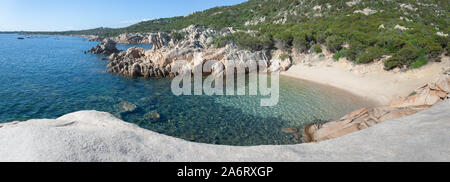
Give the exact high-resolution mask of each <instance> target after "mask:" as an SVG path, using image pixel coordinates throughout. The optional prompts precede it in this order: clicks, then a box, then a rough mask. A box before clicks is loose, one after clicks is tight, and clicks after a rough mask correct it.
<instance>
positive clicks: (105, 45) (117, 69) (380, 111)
mask: <svg viewBox="0 0 450 182" xmlns="http://www.w3.org/2000/svg"><path fill="white" fill-rule="evenodd" d="M235 32H236V31H235V30H233V29H232V28H228V29H224V30H222V31H215V30H212V29H204V28H200V27H197V26H189V27H187V28H185V29H182V30H180V31H174V32H171V33H133V34H122V35H119V36H117V37H111V38H105V39H103V40H102V41H101V42H100V44H99V45H97V46H96V47H94V48H92V49H91V50H90V51H89V52H91V53H94V54H103V55H106V56H108V60H109V64H108V68H109V70H108V72H111V73H118V74H121V75H124V76H129V77H174V76H176V73H172V72H171V71H172V70H171V68H172V66H173V64H174V63H175V62H176V61H177V60H186V61H188V63H189V64H191V65H192V66H198V65H195V64H201V65H203V64H204V63H205V62H207V61H209V60H217V61H219V64H222V65H221V66H224V67H226V64H227V61H226V60H237V61H238V62H239V63H243V64H247V63H252V62H255V61H254V60H259V61H263V62H264V63H265V64H266V67H267V70H264V71H268V72H276V71H287V70H288V69H289V68H290V67H291V66H292V64H293V58H292V56H287V57H285V58H283V59H280V57H281V56H280V55H281V54H282V51H254V52H252V51H248V50H240V49H238V47H237V46H236V45H233V44H229V45H227V46H225V47H223V48H214V47H212V46H210V44H211V42H212V41H213V38H212V37H217V36H225V35H227V34H231V33H235ZM175 35H176V36H175ZM116 43H123V44H153V48H152V49H150V50H146V49H143V48H138V47H132V48H130V49H128V50H126V51H118V50H117V49H116V48H115V46H116ZM199 53H201V54H203V57H202V60H201V62H200V63H195V62H194V57H195V54H199ZM254 64H256V63H254ZM311 81H314V80H311ZM449 85H450V69H448V70H447V71H445V72H442V73H441V74H440V76H439V78H438V80H436V81H434V82H432V83H429V84H426V85H424V86H422V87H420V88H418V89H417V90H415V91H414V92H413V93H412V94H411V95H409V96H406V97H403V98H401V99H398V100H395V101H392V103H391V104H390V105H384V106H379V107H375V108H362V109H359V110H356V111H354V112H352V113H350V114H348V115H346V116H344V117H342V118H341V119H339V120H336V121H330V122H327V123H316V124H311V125H309V126H306V127H305V128H304V129H303V131H298V130H296V131H295V132H290V133H293V134H295V135H296V136H298V135H301V136H302V141H303V142H305V143H307V142H320V141H324V140H328V139H332V138H337V137H341V136H344V135H347V134H350V133H353V132H356V131H360V130H363V129H366V128H369V127H372V126H374V125H376V124H379V123H381V122H384V121H388V120H393V119H397V118H401V117H405V116H409V115H412V114H415V113H418V112H420V111H424V110H426V109H428V108H430V107H431V106H433V105H435V104H437V103H438V102H440V101H442V100H445V99H448V94H449V93H450V87H449ZM284 130H285V131H294V130H293V129H292V128H286V129H284Z"/></svg>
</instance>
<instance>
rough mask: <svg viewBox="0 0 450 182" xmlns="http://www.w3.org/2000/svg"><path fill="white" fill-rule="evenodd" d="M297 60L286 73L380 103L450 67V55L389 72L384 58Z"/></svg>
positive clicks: (305, 57)
mask: <svg viewBox="0 0 450 182" xmlns="http://www.w3.org/2000/svg"><path fill="white" fill-rule="evenodd" d="M293 62H294V65H293V66H292V67H291V68H290V69H289V70H288V71H286V72H283V73H282V75H284V76H290V77H294V78H298V79H304V80H308V81H313V82H316V83H320V84H325V85H329V86H333V87H336V88H340V89H343V90H346V91H349V92H351V93H353V94H355V95H358V96H361V97H363V98H365V99H369V100H372V101H374V102H376V103H378V104H380V105H387V104H389V103H390V102H392V101H393V100H396V99H399V98H401V97H406V96H408V95H409V94H411V93H412V92H413V91H414V90H415V89H416V88H418V87H421V86H423V85H425V84H426V83H429V82H431V81H433V80H434V79H436V77H437V76H438V75H439V73H441V72H442V71H443V70H444V69H448V68H450V60H449V57H443V59H442V62H432V63H429V64H427V65H425V66H423V67H421V68H419V69H412V70H408V71H400V70H394V71H385V70H383V60H379V61H376V62H374V63H371V64H366V65H356V64H353V63H351V62H350V61H348V60H346V59H340V60H339V61H335V60H333V58H332V57H331V55H328V56H323V55H322V56H319V55H299V56H293Z"/></svg>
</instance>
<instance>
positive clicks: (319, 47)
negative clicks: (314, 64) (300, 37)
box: [313, 44, 323, 53]
mask: <svg viewBox="0 0 450 182" xmlns="http://www.w3.org/2000/svg"><path fill="white" fill-rule="evenodd" d="M313 51H314V52H315V53H322V52H323V50H322V47H321V46H320V44H315V45H314V46H313Z"/></svg>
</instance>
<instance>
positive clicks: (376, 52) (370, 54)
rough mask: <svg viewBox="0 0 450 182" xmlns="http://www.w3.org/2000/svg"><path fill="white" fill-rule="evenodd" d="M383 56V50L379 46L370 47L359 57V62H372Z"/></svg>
mask: <svg viewBox="0 0 450 182" xmlns="http://www.w3.org/2000/svg"><path fill="white" fill-rule="evenodd" d="M381 56H383V50H382V49H381V48H379V47H369V48H368V49H367V50H366V52H364V53H363V54H362V55H361V56H360V57H359V59H358V61H357V63H362V64H366V63H370V62H372V61H373V60H375V59H378V58H380V57H381Z"/></svg>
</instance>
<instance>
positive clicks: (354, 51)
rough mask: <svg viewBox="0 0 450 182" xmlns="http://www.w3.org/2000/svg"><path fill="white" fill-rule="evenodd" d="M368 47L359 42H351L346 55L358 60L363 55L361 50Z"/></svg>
mask: <svg viewBox="0 0 450 182" xmlns="http://www.w3.org/2000/svg"><path fill="white" fill-rule="evenodd" d="M365 49H366V47H365V46H364V45H363V44H361V43H359V42H351V43H350V48H349V49H348V50H347V51H345V57H347V58H348V59H350V60H351V61H353V62H356V59H357V58H358V57H359V56H360V55H361V52H363V50H365Z"/></svg>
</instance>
